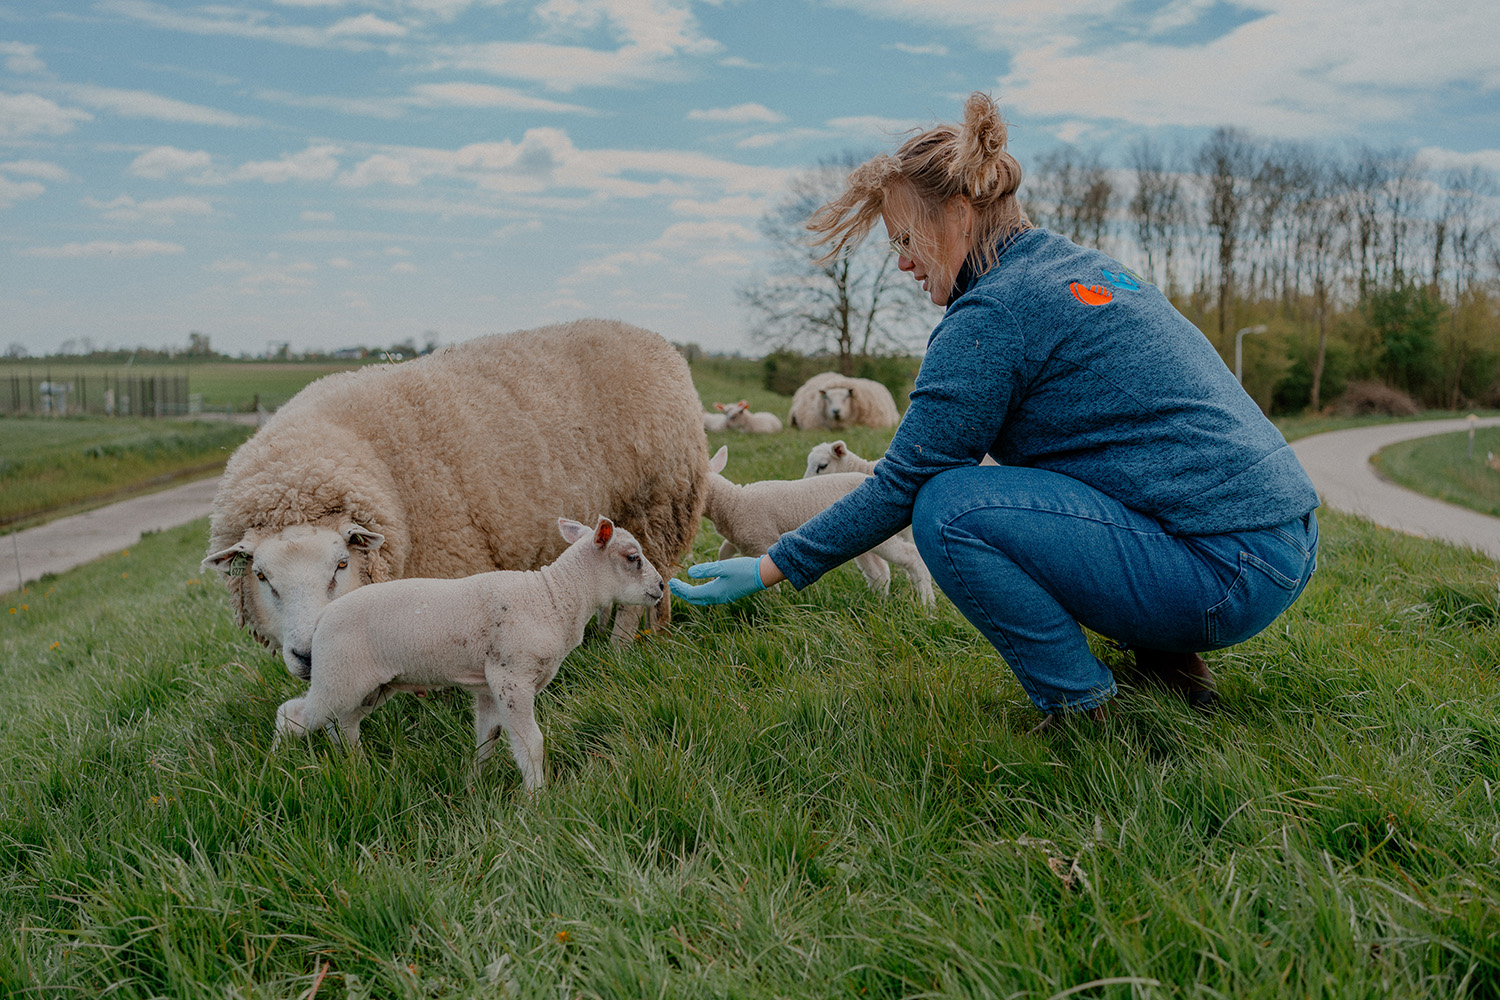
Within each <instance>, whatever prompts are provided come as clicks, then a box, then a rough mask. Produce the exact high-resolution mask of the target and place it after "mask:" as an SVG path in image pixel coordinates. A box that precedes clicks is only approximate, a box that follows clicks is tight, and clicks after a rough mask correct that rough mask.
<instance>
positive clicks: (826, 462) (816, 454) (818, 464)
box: [802, 441, 849, 479]
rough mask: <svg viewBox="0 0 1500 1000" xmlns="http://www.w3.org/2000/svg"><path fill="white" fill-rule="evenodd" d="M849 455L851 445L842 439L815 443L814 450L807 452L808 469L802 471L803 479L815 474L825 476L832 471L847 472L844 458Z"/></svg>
mask: <svg viewBox="0 0 1500 1000" xmlns="http://www.w3.org/2000/svg"><path fill="white" fill-rule="evenodd" d="M848 455H849V446H848V445H846V444H844V442H842V441H824V442H823V443H822V444H815V445H813V448H812V451H809V452H808V453H807V471H806V472H804V473H802V478H803V479H811V478H812V477H813V476H823V475H827V474H828V473H830V472H846V471H848V470H846V469H845V468H844V464H843V463H844V459H845V458H846V457H847V456H848Z"/></svg>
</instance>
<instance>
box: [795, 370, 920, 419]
mask: <svg viewBox="0 0 1500 1000" xmlns="http://www.w3.org/2000/svg"><path fill="white" fill-rule="evenodd" d="M900 422H901V413H900V411H898V410H897V409H896V401H895V400H894V399H893V398H891V390H889V389H887V388H886V387H885V386H883V385H881V384H880V383H879V382H876V381H874V380H873V379H867V378H854V377H853V376H850V375H840V374H839V373H838V372H822V373H820V374H818V375H814V376H813V377H812V378H810V379H808V380H807V381H806V382H804V383H802V387H801V388H799V389H798V390H797V391H796V393H795V394H794V395H793V396H792V409H791V413H789V414H788V415H787V423H789V424H791V425H792V426H793V427H799V428H801V429H802V430H818V429H820V428H831V429H833V430H839V429H841V428H844V427H850V426H854V425H861V426H864V427H895V426H896V425H897V424H899V423H900Z"/></svg>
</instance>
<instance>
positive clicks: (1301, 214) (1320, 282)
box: [1293, 161, 1350, 413]
mask: <svg viewBox="0 0 1500 1000" xmlns="http://www.w3.org/2000/svg"><path fill="white" fill-rule="evenodd" d="M1298 175H1299V177H1300V178H1301V179H1302V183H1301V184H1300V185H1299V186H1298V188H1297V196H1296V197H1297V202H1296V205H1295V207H1294V209H1293V212H1294V214H1295V215H1296V217H1297V219H1298V234H1299V239H1298V241H1297V250H1298V252H1297V259H1298V260H1299V261H1302V262H1303V263H1304V265H1305V266H1306V268H1307V272H1308V278H1309V280H1310V281H1311V284H1312V301H1313V325H1314V327H1315V329H1316V330H1317V334H1318V349H1317V353H1316V355H1315V356H1314V358H1313V363H1312V390H1311V393H1310V394H1309V399H1308V402H1309V404H1310V405H1311V407H1312V410H1313V412H1314V413H1316V412H1317V411H1318V409H1319V408H1320V407H1321V406H1322V402H1323V400H1322V388H1323V369H1324V366H1325V364H1326V362H1327V359H1328V320H1329V314H1330V310H1331V307H1332V299H1333V293H1334V285H1335V282H1336V281H1337V278H1338V265H1339V261H1340V259H1341V255H1342V253H1343V251H1344V248H1345V246H1346V245H1347V243H1348V237H1347V228H1348V225H1349V215H1350V213H1349V198H1348V189H1347V188H1346V187H1345V186H1344V183H1343V181H1344V176H1345V175H1344V172H1343V171H1341V170H1340V169H1339V167H1338V166H1337V165H1336V164H1330V163H1321V164H1320V163H1317V162H1316V161H1308V162H1307V163H1306V164H1304V166H1303V167H1302V168H1301V169H1299V170H1298Z"/></svg>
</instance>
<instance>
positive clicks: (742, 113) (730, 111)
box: [687, 103, 786, 125]
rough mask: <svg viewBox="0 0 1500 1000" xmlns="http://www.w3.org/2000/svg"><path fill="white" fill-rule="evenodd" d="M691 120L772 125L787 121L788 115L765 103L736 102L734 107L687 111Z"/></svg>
mask: <svg viewBox="0 0 1500 1000" xmlns="http://www.w3.org/2000/svg"><path fill="white" fill-rule="evenodd" d="M687 118H688V121H690V122H733V123H736V124H743V123H746V122H766V123H768V124H771V125H775V124H779V123H780V122H784V121H786V116H785V115H782V114H778V113H776V112H775V111H772V110H771V109H770V108H768V107H766V106H765V105H764V104H755V103H749V104H736V105H735V106H734V107H732V108H703V109H701V110H693V111H689V112H688V113H687Z"/></svg>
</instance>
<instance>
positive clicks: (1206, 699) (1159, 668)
mask: <svg viewBox="0 0 1500 1000" xmlns="http://www.w3.org/2000/svg"><path fill="white" fill-rule="evenodd" d="M1135 668H1136V670H1138V671H1139V672H1140V673H1141V674H1143V675H1144V676H1146V677H1147V678H1150V679H1151V680H1154V681H1156V682H1157V683H1159V684H1161V685H1162V686H1163V687H1165V688H1167V689H1168V690H1169V691H1176V692H1177V693H1178V694H1180V695H1182V697H1183V699H1184V700H1185V701H1186V702H1187V703H1188V707H1190V708H1192V709H1193V710H1194V711H1197V712H1211V711H1213V710H1214V709H1215V708H1217V707H1218V705H1219V692H1218V691H1217V690H1216V689H1215V687H1214V675H1213V671H1211V670H1209V669H1208V663H1207V662H1205V661H1204V659H1203V657H1202V656H1200V655H1198V654H1197V653H1174V652H1170V651H1168V650H1164V649H1137V650H1136V651H1135Z"/></svg>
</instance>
